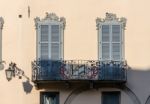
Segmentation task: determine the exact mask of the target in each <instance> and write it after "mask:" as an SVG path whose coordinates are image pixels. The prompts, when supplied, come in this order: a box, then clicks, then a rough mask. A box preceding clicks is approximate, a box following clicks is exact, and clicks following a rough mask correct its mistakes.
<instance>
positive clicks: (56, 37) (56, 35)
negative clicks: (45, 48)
mask: <svg viewBox="0 0 150 104" xmlns="http://www.w3.org/2000/svg"><path fill="white" fill-rule="evenodd" d="M50 49H51V50H50V52H51V59H52V60H60V29H59V25H51V48H50Z"/></svg>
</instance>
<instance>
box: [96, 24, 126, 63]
mask: <svg viewBox="0 0 150 104" xmlns="http://www.w3.org/2000/svg"><path fill="white" fill-rule="evenodd" d="M103 25H108V26H109V42H102V26H103ZM113 25H120V42H113V41H112V36H113V35H112V26H113ZM123 41H124V35H123V29H122V24H121V23H119V22H116V21H115V22H114V21H112V22H104V23H100V25H99V31H98V53H99V54H98V58H99V59H100V60H101V61H110V60H113V61H122V60H124V53H123V52H124V42H123ZM102 43H109V49H110V50H109V59H108V60H106V59H103V58H102ZM113 43H120V59H119V60H114V59H113V49H112V44H113Z"/></svg>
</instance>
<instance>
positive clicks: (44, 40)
mask: <svg viewBox="0 0 150 104" xmlns="http://www.w3.org/2000/svg"><path fill="white" fill-rule="evenodd" d="M48 35H49V26H48V25H41V26H40V34H39V58H40V59H41V60H47V59H48V58H49V48H48V47H49V40H48Z"/></svg>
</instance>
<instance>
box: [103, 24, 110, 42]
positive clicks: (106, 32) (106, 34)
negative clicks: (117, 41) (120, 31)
mask: <svg viewBox="0 0 150 104" xmlns="http://www.w3.org/2000/svg"><path fill="white" fill-rule="evenodd" d="M109 34H110V33H109V25H102V42H109V39H110V37H109Z"/></svg>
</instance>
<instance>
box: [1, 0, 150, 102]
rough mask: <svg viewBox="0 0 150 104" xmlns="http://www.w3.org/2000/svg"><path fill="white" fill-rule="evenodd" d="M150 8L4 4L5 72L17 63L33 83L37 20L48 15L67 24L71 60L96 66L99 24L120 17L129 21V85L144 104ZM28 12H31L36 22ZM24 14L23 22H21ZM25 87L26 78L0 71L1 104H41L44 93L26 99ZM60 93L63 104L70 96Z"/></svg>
mask: <svg viewBox="0 0 150 104" xmlns="http://www.w3.org/2000/svg"><path fill="white" fill-rule="evenodd" d="M149 4H150V1H149V0H144V1H143V0H42V1H41V0H0V16H2V17H3V18H4V21H5V23H4V27H3V30H2V32H3V33H2V37H3V39H2V43H3V46H2V47H3V48H2V54H3V55H2V57H3V60H5V61H6V64H5V69H6V68H8V64H9V63H10V62H11V61H13V62H15V63H16V64H17V66H18V67H19V68H21V69H22V70H24V71H25V74H26V75H27V76H28V77H30V79H31V61H33V60H34V59H35V56H36V31H35V26H34V18H35V17H36V16H38V17H40V18H44V16H45V12H50V13H51V12H54V13H56V14H57V15H58V16H60V17H62V16H63V17H65V18H66V28H65V32H64V58H65V59H83V60H90V59H94V60H96V59H97V56H98V55H97V54H98V53H97V30H96V22H95V20H96V18H97V17H102V18H104V17H105V13H106V12H111V13H115V14H117V16H118V17H126V18H127V26H126V30H125V59H126V60H127V63H128V65H129V66H130V67H131V69H130V70H129V71H128V82H127V85H128V86H129V87H130V88H131V89H132V90H133V91H134V92H135V93H136V94H137V96H138V97H139V98H140V100H141V102H142V104H144V103H145V101H146V99H147V97H148V96H149V95H150V89H149V88H150V84H149V79H150V77H149V70H150V62H149V60H150V29H149V26H150V20H149V18H150V13H149V9H150V6H149ZM28 6H30V10H31V14H30V15H31V16H30V18H28V10H27V8H28ZM19 14H21V15H22V18H18V15H19ZM24 81H26V79H24V78H23V79H21V80H18V79H17V78H14V79H13V80H12V81H10V82H8V81H7V80H6V78H5V71H4V70H3V71H0V82H1V83H0V104H10V103H11V104H39V90H36V89H35V88H34V87H33V89H32V92H31V93H29V94H26V93H25V92H24V91H23V86H22V82H24ZM31 84H32V85H33V83H31ZM50 90H52V89H50ZM56 91H58V89H57V88H56ZM59 91H60V93H61V96H62V97H61V98H62V99H61V104H62V102H64V100H65V98H66V96H67V95H68V94H69V93H70V91H67V90H61V89H60V90H59ZM99 92H100V91H99ZM86 93H87V92H84V93H82V94H81V95H79V96H78V97H77V98H75V99H74V100H75V101H79V99H82V97H83V98H86ZM89 93H90V94H89V98H90V96H91V95H94V96H96V97H93V96H92V98H93V99H92V100H91V101H96V102H95V104H97V103H98V102H99V101H100V99H99V98H100V97H98V96H99V95H100V93H98V92H97V91H93V90H91V91H89ZM122 96H125V97H123V101H127V102H128V103H123V104H132V102H131V101H130V98H129V97H128V96H127V95H126V94H125V93H122ZM86 102H87V101H86ZM88 103H89V102H88ZM73 104H75V102H73ZM78 104H79V103H78ZM81 104H83V103H81ZM89 104H90V103H89ZM93 104H94V103H93ZM99 104H100V103H99Z"/></svg>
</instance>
